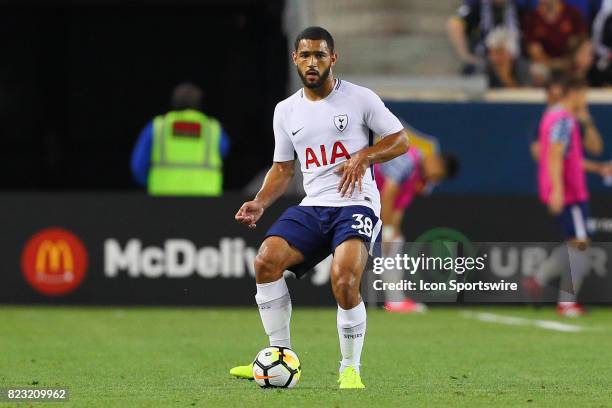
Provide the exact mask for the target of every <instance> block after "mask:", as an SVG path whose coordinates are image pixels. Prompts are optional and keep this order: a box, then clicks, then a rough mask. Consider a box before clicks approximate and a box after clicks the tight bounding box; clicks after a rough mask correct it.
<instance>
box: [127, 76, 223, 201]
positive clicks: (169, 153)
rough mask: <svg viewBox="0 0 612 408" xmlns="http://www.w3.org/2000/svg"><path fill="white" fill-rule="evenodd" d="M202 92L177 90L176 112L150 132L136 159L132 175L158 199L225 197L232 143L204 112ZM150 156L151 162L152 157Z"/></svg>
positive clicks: (147, 130)
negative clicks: (226, 159) (226, 167)
mask: <svg viewBox="0 0 612 408" xmlns="http://www.w3.org/2000/svg"><path fill="white" fill-rule="evenodd" d="M201 96H202V94H201V91H200V90H199V88H197V87H195V86H194V85H191V84H183V85H180V86H179V87H177V88H176V89H175V92H174V94H173V99H172V105H173V107H174V110H172V111H170V112H168V113H166V114H165V115H160V116H157V117H155V118H154V119H153V121H151V122H150V123H149V125H147V127H145V129H144V130H143V132H142V133H141V136H140V138H139V141H138V143H137V145H136V148H135V149H134V153H133V155H132V173H133V174H134V177H135V179H136V180H137V181H138V182H140V183H141V184H145V183H146V185H147V189H148V191H149V194H151V195H154V196H186V195H190V196H212V197H216V196H220V195H221V194H222V193H223V158H222V155H223V154H224V153H225V152H227V149H228V147H229V146H228V140H227V136H226V135H225V134H224V132H223V130H222V128H221V125H220V124H219V122H218V121H217V120H216V119H215V118H212V117H210V116H207V115H205V114H204V113H202V112H201V111H200V110H199V106H200V100H201ZM147 155H148V157H147Z"/></svg>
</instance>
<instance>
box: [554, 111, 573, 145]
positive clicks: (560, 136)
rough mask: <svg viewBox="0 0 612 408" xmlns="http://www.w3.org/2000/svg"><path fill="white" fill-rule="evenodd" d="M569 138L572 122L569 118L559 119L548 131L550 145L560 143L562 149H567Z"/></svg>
mask: <svg viewBox="0 0 612 408" xmlns="http://www.w3.org/2000/svg"><path fill="white" fill-rule="evenodd" d="M571 137H572V120H571V119H570V118H561V119H559V120H558V121H557V122H555V124H554V125H553V126H552V128H551V131H550V142H551V143H561V144H562V145H563V147H564V148H567V145H568V144H569V142H570V139H571Z"/></svg>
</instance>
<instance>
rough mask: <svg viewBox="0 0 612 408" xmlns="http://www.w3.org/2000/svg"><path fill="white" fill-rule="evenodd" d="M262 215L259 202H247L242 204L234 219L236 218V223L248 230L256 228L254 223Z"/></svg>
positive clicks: (262, 211)
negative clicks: (246, 227)
mask: <svg viewBox="0 0 612 408" xmlns="http://www.w3.org/2000/svg"><path fill="white" fill-rule="evenodd" d="M263 213H264V207H263V205H262V204H261V203H260V202H259V201H256V200H253V201H247V202H246V203H244V204H242V207H240V209H239V210H238V212H237V213H236V216H235V217H234V218H236V221H238V222H239V223H241V224H244V225H246V226H248V227H249V228H255V227H257V224H256V222H257V221H259V219H260V218H261V216H262V215H263Z"/></svg>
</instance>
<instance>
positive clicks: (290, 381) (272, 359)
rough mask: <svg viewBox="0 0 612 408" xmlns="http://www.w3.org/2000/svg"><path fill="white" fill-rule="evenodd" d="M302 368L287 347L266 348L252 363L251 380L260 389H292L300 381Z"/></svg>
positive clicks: (296, 357)
mask: <svg viewBox="0 0 612 408" xmlns="http://www.w3.org/2000/svg"><path fill="white" fill-rule="evenodd" d="M301 374H302V367H301V366H300V360H299V359H298V356H297V354H295V352H294V351H293V350H291V349H290V348H287V347H277V346H271V347H266V348H265V349H263V350H261V351H260V352H259V353H257V357H255V361H253V378H254V379H255V382H256V383H257V384H259V386H260V387H262V388H292V387H295V385H296V384H297V383H298V381H300V375H301Z"/></svg>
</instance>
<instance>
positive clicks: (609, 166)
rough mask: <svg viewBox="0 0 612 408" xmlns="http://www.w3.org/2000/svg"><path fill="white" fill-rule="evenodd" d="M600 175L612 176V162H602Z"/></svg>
mask: <svg viewBox="0 0 612 408" xmlns="http://www.w3.org/2000/svg"><path fill="white" fill-rule="evenodd" d="M599 175H600V176H601V177H611V176H612V163H606V164H602V166H601V168H600V169H599Z"/></svg>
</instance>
